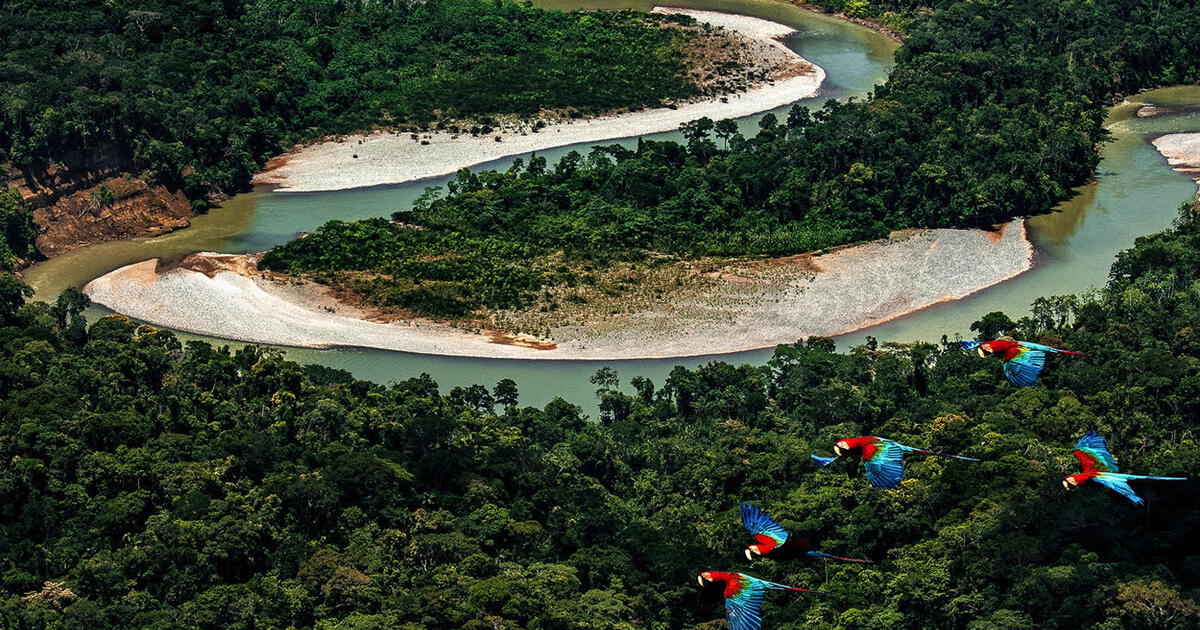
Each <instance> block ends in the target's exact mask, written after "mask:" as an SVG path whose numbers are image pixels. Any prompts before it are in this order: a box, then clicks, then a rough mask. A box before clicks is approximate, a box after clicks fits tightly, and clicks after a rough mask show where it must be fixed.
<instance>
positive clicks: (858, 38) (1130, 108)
mask: <svg viewBox="0 0 1200 630" xmlns="http://www.w3.org/2000/svg"><path fill="white" fill-rule="evenodd" d="M538 4H540V5H541V6H545V7H548V8H557V9H573V8H601V9H613V8H635V9H643V10H646V9H650V8H652V7H653V6H655V4H656V3H637V2H628V1H622V0H614V1H608V0H594V1H592V2H574V1H570V0H544V1H543V2H540V3H538ZM671 5H672V6H682V7H687V8H696V9H708V10H716V11H728V12H733V13H742V14H746V15H751V16H754V17H761V18H764V19H769V20H774V21H777V22H782V23H785V24H788V25H790V26H793V27H794V28H796V29H797V32H796V33H795V34H793V35H791V36H789V37H788V38H787V40H786V41H785V43H786V44H787V45H788V46H789V47H790V48H792V49H793V50H795V51H796V52H798V53H799V54H800V55H801V56H803V57H805V58H806V59H809V60H810V61H812V62H813V63H816V64H817V65H820V66H821V67H823V68H824V69H825V71H826V73H827V77H828V78H827V80H826V82H825V84H823V85H822V91H821V94H819V95H818V96H817V97H815V98H813V99H806V100H804V101H799V102H800V103H802V104H806V105H808V106H810V107H814V108H815V107H820V105H821V104H822V103H824V102H825V101H826V100H827V99H830V98H837V99H845V98H850V97H854V96H861V95H864V94H865V93H866V92H868V91H869V90H870V89H871V88H872V87H873V86H874V85H875V84H877V83H879V82H881V81H882V80H883V79H884V77H885V76H886V73H887V71H888V70H889V69H890V66H891V57H892V54H893V53H894V51H895V49H896V47H897V45H896V44H895V42H893V41H891V40H890V39H888V38H886V37H884V36H883V35H880V34H878V33H875V32H872V31H870V30H868V29H865V28H863V27H859V26H855V25H852V24H848V23H845V22H842V21H840V20H837V19H834V18H831V17H828V16H824V15H818V14H815V13H811V12H809V11H804V10H802V9H798V8H796V7H793V6H790V5H786V4H783V3H780V2H775V1H773V0H708V1H702V2H673V3H671ZM1130 100H1131V101H1135V102H1131V103H1130V104H1127V105H1122V106H1119V107H1117V108H1114V110H1113V113H1112V115H1111V117H1110V120H1109V126H1110V130H1111V131H1112V133H1113V139H1114V141H1113V142H1111V143H1109V144H1108V145H1107V146H1106V147H1105V150H1104V159H1103V161H1102V162H1101V164H1100V168H1099V172H1100V175H1099V176H1098V178H1097V182H1096V183H1093V184H1090V185H1087V186H1083V187H1081V188H1080V189H1079V191H1078V192H1079V194H1078V195H1077V196H1076V197H1074V198H1073V199H1071V200H1069V201H1067V202H1065V203H1063V204H1061V206H1060V207H1059V209H1058V211H1057V212H1055V213H1052V214H1048V215H1044V216H1041V217H1035V218H1033V219H1031V221H1030V225H1029V231H1030V237H1031V239H1032V240H1033V242H1034V243H1035V246H1036V248H1037V256H1038V266H1037V267H1035V268H1034V269H1033V270H1032V271H1030V272H1027V273H1026V274H1024V275H1022V276H1020V277H1018V278H1017V279H1015V280H1012V281H1009V282H1007V283H1004V284H1001V285H998V286H996V287H993V288H991V289H987V290H984V291H982V292H980V293H977V294H975V295H973V296H971V297H969V298H967V299H963V300H959V301H956V302H950V303H944V304H939V305H936V306H934V307H931V308H927V309H923V310H921V311H919V312H917V313H914V314H912V315H908V316H906V317H903V318H900V319H897V320H894V321H893V322H889V323H887V324H884V325H880V326H876V327H874V328H871V329H867V330H864V331H859V332H858V333H855V334H852V335H847V336H844V337H841V338H839V340H838V341H839V346H840V347H843V348H845V347H847V346H848V345H852V344H855V343H858V342H861V341H862V340H863V339H865V337H866V336H868V335H870V336H874V337H876V338H878V339H880V340H887V341H914V340H927V341H936V340H938V339H939V338H940V337H941V336H942V335H949V336H951V337H953V335H954V334H955V333H963V334H964V336H966V333H968V332H969V331H968V328H969V326H970V323H971V322H972V321H974V320H976V319H978V318H979V316H981V315H983V314H984V313H987V312H990V311H996V310H999V311H1005V312H1007V313H1009V314H1010V316H1013V317H1014V318H1015V317H1017V316H1020V315H1022V314H1024V313H1026V312H1027V311H1028V308H1029V304H1030V303H1031V302H1032V301H1033V299H1035V298H1037V297H1039V296H1042V295H1055V294H1063V293H1072V292H1079V291H1083V290H1086V289H1088V288H1090V287H1093V286H1099V285H1102V284H1103V282H1104V280H1105V278H1106V276H1107V272H1108V267H1109V265H1111V263H1112V260H1113V256H1114V255H1115V254H1116V252H1118V251H1120V250H1121V249H1124V248H1126V247H1128V246H1129V245H1131V244H1132V243H1133V240H1134V239H1135V238H1136V237H1138V236H1141V235H1143V234H1147V233H1151V232H1155V231H1159V230H1162V229H1164V228H1165V227H1167V226H1169V225H1170V222H1171V220H1172V219H1173V218H1174V217H1175V213H1176V209H1177V207H1178V206H1179V204H1180V203H1181V202H1183V201H1184V200H1185V199H1187V198H1188V197H1190V196H1191V195H1192V194H1193V193H1194V192H1195V190H1196V188H1195V184H1193V183H1192V181H1191V180H1190V179H1189V178H1187V177H1185V176H1184V175H1182V174H1179V173H1175V172H1174V171H1172V170H1170V169H1169V168H1168V167H1167V166H1166V161H1165V159H1164V158H1162V156H1161V155H1159V154H1158V152H1157V151H1155V150H1154V147H1153V146H1151V145H1150V144H1149V142H1148V139H1149V138H1153V137H1155V136H1157V135H1161V134H1164V133H1172V132H1185V131H1200V113H1197V112H1196V111H1190V112H1189V111H1182V112H1179V113H1171V114H1164V115H1162V116H1158V117H1152V118H1140V119H1139V118H1136V116H1135V112H1136V110H1137V108H1138V107H1139V106H1140V104H1156V105H1163V106H1177V105H1186V104H1192V103H1197V102H1200V89H1197V88H1196V87H1195V86H1191V87H1184V88H1168V89H1165V90H1157V91H1155V92H1147V93H1145V94H1141V95H1138V96H1137V97H1135V98H1131V99H1130ZM786 109H787V108H781V109H780V110H777V112H776V113H777V114H779V115H782V114H783V113H784V112H786ZM758 118H759V116H752V117H749V118H746V119H742V120H741V121H739V123H740V126H741V127H742V130H743V133H752V131H753V129H754V127H755V124H756V121H757V119H758ZM647 137H650V138H656V139H665V138H678V137H679V136H678V134H676V133H664V134H654V135H651V136H647ZM623 143H624V144H627V145H630V144H632V143H633V141H632V140H626V141H623ZM571 149H584V150H586V146H584V147H578V146H576V147H560V148H557V149H553V150H549V151H543V152H540V153H539V154H540V155H543V156H545V157H546V158H547V159H548V160H550V161H551V162H553V161H555V160H556V159H558V158H559V157H561V156H562V155H564V154H565V153H566V152H567V151H569V150H571ZM511 163H512V160H511V159H503V160H497V161H494V162H490V163H487V164H483V165H480V166H479V167H476V168H478V169H483V168H506V167H507V166H508V165H509V164H511ZM444 182H445V178H437V179H432V180H427V181H422V182H414V183H410V184H405V185H400V186H387V187H378V188H369V189H358V190H347V191H337V192H328V193H288V194H272V193H270V192H268V191H267V190H266V189H258V190H256V191H254V192H251V193H246V194H243V195H238V196H237V197H235V198H233V199H231V200H230V201H229V202H227V203H225V204H223V205H222V206H221V207H220V208H216V209H214V210H212V211H211V212H209V213H207V214H205V215H202V216H199V217H196V218H195V219H194V220H193V222H192V227H190V228H187V229H185V230H180V231H177V232H174V233H171V234H168V235H165V236H161V237H157V238H146V239H133V240H128V241H119V242H114V243H105V244H101V245H97V246H93V247H89V248H85V249H81V250H76V251H74V252H71V253H68V254H66V255H63V256H61V257H58V258H55V259H53V260H51V261H47V262H45V263H42V264H39V265H37V266H35V267H32V268H30V269H28V270H27V271H26V273H25V274H24V275H25V279H26V281H27V282H29V283H30V284H31V285H33V286H34V288H35V289H36V290H37V291H38V295H37V298H38V299H53V297H54V296H55V295H56V294H57V293H58V292H59V291H61V290H62V289H64V288H66V287H69V286H76V287H78V286H82V285H83V284H86V283H87V282H88V281H90V280H91V279H93V278H95V277H97V276H100V275H103V274H104V273H107V272H108V271H111V270H113V269H116V268H118V267H121V266H124V265H126V264H130V263H133V262H137V261H140V260H145V259H148V258H153V257H161V256H172V255H178V254H183V253H188V252H192V251H197V250H211V251H221V252H230V253H242V252H253V251H261V250H263V249H266V248H268V247H271V246H273V245H276V244H278V243H282V242H286V241H288V240H291V239H292V238H294V237H295V236H296V234H297V233H298V232H303V231H308V230H312V229H315V228H316V227H318V226H320V225H321V224H323V223H324V222H326V221H328V220H331V219H341V220H354V219H359V218H363V217H371V216H386V215H389V214H391V213H392V212H394V211H397V210H404V209H407V208H408V207H410V206H411V203H412V201H413V200H414V199H415V198H416V197H417V196H418V195H420V194H421V193H422V192H423V191H424V189H425V188H426V187H427V186H437V185H441V184H443V183H444ZM107 312H108V311H107V310H105V309H102V308H93V309H90V311H89V313H88V315H89V316H90V317H99V316H101V315H103V314H106V313H107ZM179 336H180V337H181V338H182V339H184V340H189V339H202V340H206V341H210V342H213V343H215V344H217V345H229V346H231V347H238V346H241V345H245V344H240V343H238V342H230V341H226V340H220V339H213V338H209V337H203V336H198V335H191V334H187V333H179ZM284 350H285V352H286V353H287V355H288V356H289V358H292V359H294V360H297V361H301V362H306V363H321V364H324V365H328V366H330V367H336V368H342V369H347V370H350V371H351V372H353V373H354V374H355V376H357V377H359V378H365V379H370V380H374V381H378V382H383V383H386V382H389V381H395V380H402V379H405V378H410V377H414V376H417V375H419V374H421V373H423V372H425V373H429V374H430V375H432V376H433V377H434V379H435V380H437V381H438V382H439V383H440V384H441V385H442V386H443V389H444V390H447V389H449V388H450V387H452V386H456V385H468V384H474V383H482V384H485V385H489V386H490V385H491V384H494V383H495V382H496V381H498V380H499V379H502V378H511V379H513V380H515V381H517V383H518V386H519V388H520V391H521V402H522V403H523V404H531V405H541V404H544V403H546V402H548V401H549V400H550V399H552V398H554V397H556V396H561V397H563V398H565V399H567V400H569V401H570V402H572V403H575V404H578V405H581V406H583V407H584V408H585V409H586V410H587V411H588V412H589V413H595V411H596V408H595V399H594V390H595V387H594V386H593V385H591V384H590V383H589V382H588V378H589V377H590V376H591V375H592V374H594V373H595V371H596V370H597V369H599V368H600V367H601V366H604V365H609V366H611V367H613V368H614V369H616V370H618V372H619V373H620V375H621V378H622V381H623V382H628V379H629V378H631V377H633V376H637V375H643V376H648V377H650V378H651V379H653V380H654V381H655V382H656V383H659V384H661V382H662V380H663V379H664V378H665V376H666V375H667V373H668V372H670V370H671V369H672V368H673V367H674V366H676V365H685V366H688V367H694V366H696V365H700V364H703V363H706V362H708V361H712V360H723V361H729V362H732V363H754V364H760V363H764V362H765V361H766V360H767V359H769V358H770V356H771V351H770V350H758V351H751V352H743V353H737V354H727V355H721V356H710V357H697V358H688V359H667V360H632V361H605V362H598V361H553V362H549V361H519V360H504V359H473V358H459V357H441V356H429V355H416V354H408V353H399V352H390V351H382V350H369V349H355V348H344V349H333V350H312V349H302V348H286V349H284Z"/></svg>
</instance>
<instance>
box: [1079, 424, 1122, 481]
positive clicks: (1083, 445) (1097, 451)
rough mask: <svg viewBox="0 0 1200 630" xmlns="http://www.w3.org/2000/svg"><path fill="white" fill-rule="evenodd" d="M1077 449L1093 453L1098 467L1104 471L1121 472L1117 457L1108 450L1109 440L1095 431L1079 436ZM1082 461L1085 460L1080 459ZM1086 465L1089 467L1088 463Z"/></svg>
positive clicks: (1089, 453)
mask: <svg viewBox="0 0 1200 630" xmlns="http://www.w3.org/2000/svg"><path fill="white" fill-rule="evenodd" d="M1075 450H1077V451H1083V452H1084V453H1086V454H1088V455H1091V456H1092V457H1093V458H1094V459H1095V460H1096V464H1097V465H1096V468H1097V469H1099V470H1101V471H1102V472H1110V473H1119V472H1121V468H1120V467H1119V466H1117V459H1116V458H1115V457H1113V456H1112V453H1110V452H1108V442H1106V441H1105V440H1104V438H1102V437H1100V436H1099V435H1097V434H1096V432H1095V431H1088V432H1087V434H1085V435H1084V436H1083V437H1081V438H1079V441H1077V442H1075ZM1076 457H1078V456H1076ZM1080 463H1083V460H1080ZM1084 467H1085V468H1086V467H1087V466H1086V464H1084Z"/></svg>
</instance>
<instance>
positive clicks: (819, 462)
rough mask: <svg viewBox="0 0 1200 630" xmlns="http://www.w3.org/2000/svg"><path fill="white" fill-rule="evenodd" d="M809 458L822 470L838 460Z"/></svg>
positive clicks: (834, 458) (815, 456)
mask: <svg viewBox="0 0 1200 630" xmlns="http://www.w3.org/2000/svg"><path fill="white" fill-rule="evenodd" d="M809 457H811V458H812V459H813V461H814V462H816V463H817V466H818V467H819V468H824V467H826V466H828V465H830V464H832V463H833V462H835V461H837V460H838V458H837V457H821V456H820V455H809Z"/></svg>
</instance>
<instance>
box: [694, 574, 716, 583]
mask: <svg viewBox="0 0 1200 630" xmlns="http://www.w3.org/2000/svg"><path fill="white" fill-rule="evenodd" d="M696 581H697V582H699V583H700V586H704V584H705V583H706V582H711V581H713V576H712V572H710V571H705V572H704V573H701V574H700V575H697V576H696Z"/></svg>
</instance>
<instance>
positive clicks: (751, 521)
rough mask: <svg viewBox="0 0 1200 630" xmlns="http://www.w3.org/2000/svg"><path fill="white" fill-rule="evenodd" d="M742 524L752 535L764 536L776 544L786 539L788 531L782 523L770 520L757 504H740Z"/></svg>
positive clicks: (780, 543)
mask: <svg viewBox="0 0 1200 630" xmlns="http://www.w3.org/2000/svg"><path fill="white" fill-rule="evenodd" d="M741 513H742V525H743V526H745V527H746V531H748V532H750V534H751V535H753V536H756V537H757V536H759V535H762V536H766V537H768V538H770V539H771V540H773V541H775V544H776V546H778V545H782V544H783V543H784V542H786V541H787V539H788V531H787V530H786V529H784V528H783V526H782V525H780V524H779V523H776V522H775V521H773V520H771V517H770V516H767V515H766V514H765V513H764V512H763V511H762V510H760V509H758V507H757V506H755V505H752V504H750V503H743V504H742V505H741Z"/></svg>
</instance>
